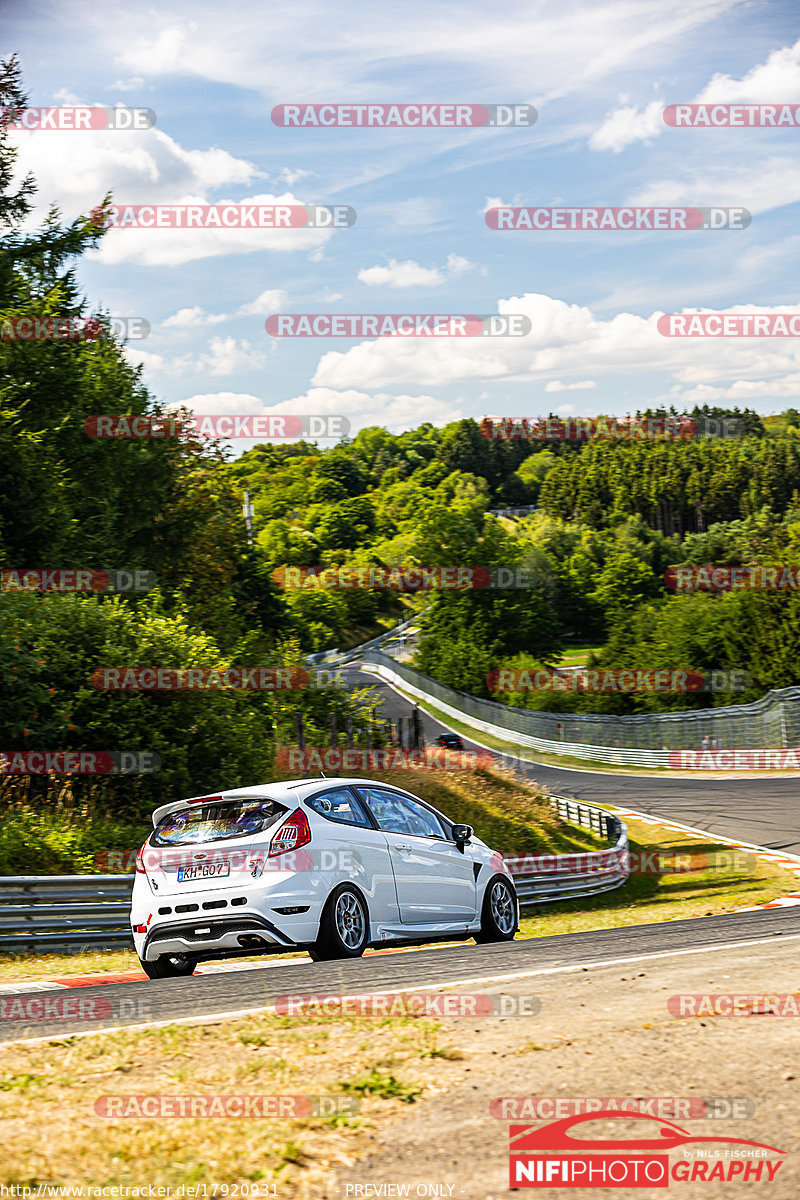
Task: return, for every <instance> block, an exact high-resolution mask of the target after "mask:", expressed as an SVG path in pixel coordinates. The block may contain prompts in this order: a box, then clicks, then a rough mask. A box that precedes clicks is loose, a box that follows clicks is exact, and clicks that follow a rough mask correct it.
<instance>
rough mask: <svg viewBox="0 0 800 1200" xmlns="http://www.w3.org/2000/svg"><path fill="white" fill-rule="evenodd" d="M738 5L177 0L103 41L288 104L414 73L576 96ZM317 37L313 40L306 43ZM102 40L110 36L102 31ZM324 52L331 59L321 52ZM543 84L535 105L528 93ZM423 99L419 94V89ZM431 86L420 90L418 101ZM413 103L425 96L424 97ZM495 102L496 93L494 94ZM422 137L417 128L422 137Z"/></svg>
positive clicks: (126, 55) (600, 0)
mask: <svg viewBox="0 0 800 1200" xmlns="http://www.w3.org/2000/svg"><path fill="white" fill-rule="evenodd" d="M739 3H740V0H673V2H672V3H671V4H670V5H668V6H664V5H655V4H654V5H641V4H636V3H635V2H633V3H632V2H631V0H596V2H594V3H590V4H586V3H584V4H576V3H574V2H572V0H567V3H564V4H561V5H557V6H554V5H552V4H551V3H549V2H548V0H529V2H528V3H527V4H525V5H524V6H522V7H520V6H519V5H515V6H512V7H510V8H508V9H502V8H497V7H496V6H495V7H485V6H484V7H483V8H480V7H476V6H474V5H472V6H469V7H468V8H467V9H466V10H465V9H464V7H463V5H457V4H454V3H452V2H451V0H444V3H443V4H440V5H434V6H431V5H429V4H428V3H426V2H425V0H409V4H408V5H407V6H406V7H405V8H404V9H403V11H402V14H401V13H400V12H399V11H398V12H397V13H394V12H393V11H392V10H386V11H385V12H382V14H381V18H380V19H379V20H376V19H375V10H374V7H373V6H372V5H370V4H368V3H364V2H363V0H354V3H353V5H352V6H351V8H350V9H349V10H348V14H347V19H345V20H343V19H342V14H341V11H340V10H338V9H331V8H330V6H326V5H325V4H324V3H322V0H306V2H305V3H304V4H303V5H301V6H284V7H282V8H273V9H271V10H270V20H269V21H268V22H265V21H264V19H263V12H264V10H263V5H262V4H261V3H260V2H256V0H241V3H239V4H238V5H237V9H236V20H235V21H231V19H230V16H229V15H228V13H226V12H225V11H223V10H221V9H218V8H216V7H209V6H203V5H200V6H198V5H196V4H192V5H189V4H187V3H181V2H180V0H173V2H172V3H171V5H170V6H169V9H168V10H167V11H166V12H164V11H162V12H152V11H151V10H149V9H148V10H142V11H137V10H131V12H129V13H127V14H125V15H124V17H123V18H122V19H121V20H117V21H115V25H114V28H113V32H112V31H110V30H109V31H108V32H107V33H106V36H107V38H108V41H109V43H110V45H111V47H112V52H113V54H114V55H115V56H116V58H117V61H119V62H120V63H122V64H123V68H124V69H125V70H127V71H130V72H132V73H135V74H138V75H143V76H145V77H146V78H152V77H154V76H161V75H165V76H169V77H176V76H178V77H179V76H184V77H187V76H188V77H195V78H201V79H206V80H211V81H214V82H217V83H222V84H225V85H232V86H235V87H239V88H245V89H250V90H252V91H254V92H255V93H256V94H259V95H263V96H267V97H269V98H270V100H271V101H272V102H273V103H282V102H285V101H287V100H291V99H292V98H294V97H296V96H298V95H302V96H303V97H304V98H305V99H307V100H308V101H309V102H314V101H330V100H331V99H332V98H333V99H336V98H338V97H345V98H347V99H348V100H374V99H375V98H376V90H377V88H376V82H375V81H376V80H377V79H380V78H381V77H382V76H383V77H386V76H387V75H388V76H389V77H395V76H396V75H397V74H398V73H399V72H400V70H401V68H402V71H403V75H404V76H410V75H411V72H410V71H409V64H413V66H414V67H415V68H416V76H413V75H411V78H412V79H414V78H416V77H417V76H421V77H422V78H423V79H424V78H427V77H429V76H430V73H431V72H435V78H437V79H441V80H444V81H446V82H447V83H450V86H451V88H452V87H453V83H452V82H451V81H452V80H456V81H458V82H460V85H461V86H460V87H459V86H458V83H456V85H455V90H456V92H463V93H468V92H473V89H477V88H478V87H480V89H481V95H478V94H477V92H474V98H475V99H480V98H482V97H484V96H485V97H486V98H487V99H492V100H496V99H500V100H502V98H503V97H504V96H513V97H514V98H515V99H517V98H519V99H520V100H521V101H522V100H527V99H532V100H533V101H534V103H536V101H537V99H539V98H547V97H553V96H563V95H570V94H575V93H579V92H581V91H583V90H585V89H586V87H587V86H588V85H592V84H596V83H597V82H598V81H602V80H604V79H609V78H610V79H613V78H615V77H617V76H618V75H619V74H620V72H621V71H622V70H624V69H628V68H632V67H637V68H639V69H644V70H647V69H649V68H651V66H652V64H653V62H654V61H657V62H660V61H661V59H662V58H663V55H664V52H665V49H666V48H669V47H671V46H672V44H673V43H674V41H675V39H676V38H678V37H680V36H681V35H687V34H688V35H690V36H691V35H694V36H695V37H697V31H698V30H700V29H702V28H703V27H704V26H705V25H707V24H708V23H709V22H710V21H712V20H714V19H715V18H718V17H720V16H722V15H724V14H725V13H726V12H729V11H731V10H732V9H735V8H737V7H738V6H739ZM309 30H313V35H314V36H313V37H311V38H309ZM103 32H106V31H103ZM320 47H324V53H323V54H321V53H320ZM532 80H535V81H536V86H537V88H538V90H539V97H532V96H530V89H531V81H532ZM414 90H415V91H416V90H417V89H416V88H415V89H414ZM422 92H424V88H422V87H421V88H419V93H422ZM419 93H418V94H417V95H413V93H412V94H411V95H409V98H413V99H417V100H418V99H419V98H420V95H419ZM492 93H493V95H492ZM419 136H420V133H419V131H409V137H414V138H415V139H418V138H419Z"/></svg>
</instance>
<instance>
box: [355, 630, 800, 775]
mask: <svg viewBox="0 0 800 1200" xmlns="http://www.w3.org/2000/svg"><path fill="white" fill-rule="evenodd" d="M363 657H364V661H365V662H366V663H369V664H371V665H372V666H373V667H374V669H375V671H376V673H377V674H378V675H379V676H380V677H381V678H382V679H386V680H387V681H388V682H390V683H395V684H397V686H398V687H400V688H402V690H403V691H404V692H407V693H408V694H409V695H411V696H414V697H416V698H418V699H420V700H427V701H428V702H429V703H431V704H433V705H434V706H435V707H436V708H437V709H439V711H440V712H443V713H444V714H445V715H446V716H450V717H452V718H453V719H454V720H456V721H461V722H462V723H463V724H465V725H469V726H471V727H472V728H473V729H477V730H479V731H481V732H482V733H488V734H491V735H492V736H493V737H497V738H500V739H502V740H503V741H505V742H510V743H512V744H513V745H516V746H522V747H530V748H531V749H532V750H540V751H544V752H545V753H547V754H565V755H569V756H570V757H572V758H588V759H593V760H596V761H598V762H606V763H619V764H624V765H630V766H648V767H667V766H669V756H670V751H671V750H699V749H700V748H701V746H702V741H703V739H704V738H705V737H710V738H713V739H714V740H715V741H717V742H718V743H719V748H721V749H724V750H752V749H760V748H762V747H767V748H769V749H776V748H779V747H780V748H783V747H788V746H798V745H800V687H790V688H781V689H780V690H778V691H772V692H768V693H767V694H766V696H763V697H762V698H761V699H760V700H756V701H755V702H754V703H753V704H736V705H730V706H728V707H725V708H699V709H694V710H692V711H688V712H687V711H684V712H668V713H648V714H647V715H642V716H636V717H616V716H605V715H600V714H594V713H591V714H583V713H554V712H541V711H532V710H531V709H527V708H512V707H511V706H510V705H508V704H498V703H497V702H496V701H494V700H483V699H481V698H479V697H478V696H471V695H469V693H468V692H459V691H456V690H455V688H451V687H447V686H446V685H445V684H443V683H439V681H438V680H436V679H432V678H431V677H430V675H424V674H423V673H422V671H417V670H415V669H414V668H413V667H410V666H408V664H407V663H401V662H397V661H396V660H395V659H393V658H391V657H390V656H389V655H388V654H383V653H381V652H380V651H378V650H368V651H366V653H365V654H364V656H363Z"/></svg>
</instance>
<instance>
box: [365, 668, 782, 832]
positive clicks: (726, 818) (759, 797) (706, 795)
mask: <svg viewBox="0 0 800 1200" xmlns="http://www.w3.org/2000/svg"><path fill="white" fill-rule="evenodd" d="M342 675H343V677H344V680H345V683H346V685H347V686H348V687H352V688H362V687H373V688H374V689H375V690H376V692H377V693H378V695H379V696H380V698H381V710H382V712H383V715H384V716H385V717H386V718H387V719H391V720H395V721H396V720H397V718H398V717H399V716H405V715H407V714H408V713H409V712H410V711H411V708H412V705H411V703H410V702H409V701H408V700H406V699H405V697H403V696H401V695H399V694H398V693H397V692H396V691H395V690H394V689H393V688H392V687H390V686H389V685H388V684H386V683H384V682H383V681H382V680H380V679H378V678H377V676H375V675H371V674H369V673H367V672H363V671H361V670H359V666H358V663H357V662H356V663H354V664H353V665H352V666H349V667H345V668H343V670H342ZM420 711H421V710H420ZM421 716H422V720H423V727H424V730H425V738H426V741H431V742H432V741H435V740H436V738H437V737H438V736H439V734H440V733H444V732H447V726H445V725H442V724H441V723H440V722H439V721H436V720H434V718H433V717H430V716H428V714H427V713H425V712H422V711H421ZM463 740H464V746H465V748H467V749H478V746H477V743H475V742H471V741H470V740H469V739H468V738H467V737H464V739H463ZM530 753H531V754H534V753H535V751H531V752H530ZM520 771H521V772H522V773H523V774H525V775H527V776H529V777H532V778H535V779H536V780H537V781H538V782H539V783H544V784H547V786H548V787H549V788H550V790H551V792H553V794H554V795H559V794H567V795H570V796H577V797H578V799H580V800H585V801H586V802H587V804H600V805H602V804H617V805H620V806H621V807H623V808H637V809H639V810H640V811H642V812H647V813H650V814H651V815H652V816H654V817H663V818H664V819H665V820H669V821H681V822H683V823H684V824H686V825H693V826H695V827H697V828H700V829H704V830H706V831H707V832H708V833H712V834H713V833H717V834H721V835H722V836H723V837H729V838H736V839H738V840H740V841H743V842H752V843H753V844H755V845H758V846H767V847H769V849H771V850H783V851H785V852H787V853H789V854H800V779H790V778H778V777H775V776H772V777H770V776H765V777H764V778H763V779H697V780H694V779H691V778H688V779H687V778H685V777H684V778H669V777H666V776H664V777H659V776H655V775H650V776H631V775H614V774H612V773H609V774H607V775H606V774H603V773H601V772H595V771H579V770H574V769H572V768H569V767H551V766H545V765H544V764H541V765H540V764H538V763H532V764H531V765H530V766H525V765H524V764H522V765H521V766H520ZM409 787H410V789H411V790H412V791H413V784H411V783H410V784H409Z"/></svg>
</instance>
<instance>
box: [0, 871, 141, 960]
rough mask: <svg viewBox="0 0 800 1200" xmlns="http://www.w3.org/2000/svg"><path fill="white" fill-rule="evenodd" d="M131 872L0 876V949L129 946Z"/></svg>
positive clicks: (10, 950)
mask: <svg viewBox="0 0 800 1200" xmlns="http://www.w3.org/2000/svg"><path fill="white" fill-rule="evenodd" d="M132 887H133V875H21V876H13V875H4V876H0V952H2V953H5V954H8V953H12V954H13V953H21V952H24V953H30V952H31V951H33V952H34V953H40V954H45V953H47V952H48V951H49V952H54V951H55V952H57V951H61V950H67V951H71V950H110V949H114V948H119V947H129V946H132V945H133V938H132V936H131V926H130V921H129V919H128V914H129V913H130V909H131V903H130V897H131V888H132Z"/></svg>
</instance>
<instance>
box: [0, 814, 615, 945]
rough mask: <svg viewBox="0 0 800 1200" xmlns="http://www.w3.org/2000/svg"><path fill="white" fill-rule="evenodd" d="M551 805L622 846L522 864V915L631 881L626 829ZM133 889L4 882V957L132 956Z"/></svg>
mask: <svg viewBox="0 0 800 1200" xmlns="http://www.w3.org/2000/svg"><path fill="white" fill-rule="evenodd" d="M553 804H554V806H555V808H556V809H557V811H558V814H559V816H561V817H562V818H563V819H564V820H566V821H570V822H571V823H572V824H573V825H580V826H583V827H584V828H586V829H591V830H592V831H593V832H594V833H597V834H599V835H600V836H601V837H608V838H609V839H610V838H612V837H614V838H616V844H615V845H614V846H613V847H609V849H608V850H602V851H598V852H596V853H595V852H594V851H592V852H583V851H581V852H580V855H578V856H576V855H574V854H568V855H555V856H552V855H551V856H549V857H548V859H547V862H546V863H545V864H544V865H541V864H537V862H536V859H535V858H531V857H530V856H529V857H528V858H527V859H520V860H519V862H520V866H521V870H520V872H519V874H515V873H514V872H512V874H514V881H515V883H516V887H517V892H518V895H519V899H520V905H521V906H522V907H523V908H525V907H529V906H530V905H534V904H543V903H546V902H547V901H552V900H569V899H574V898H577V897H580V896H592V895H595V894H596V893H598V892H606V891H610V890H611V889H612V888H616V887H619V886H620V885H621V884H623V883H624V882H625V880H626V879H627V878H628V869H627V850H628V837H627V830H626V829H625V826H624V825H623V824H622V822H621V821H620V820H619V819H618V818H617V817H614V816H612V815H611V814H610V813H607V812H605V811H604V810H603V809H600V808H595V807H593V806H592V805H591V804H581V803H579V802H578V801H577V800H568V799H565V798H563V797H561V796H558V797H553ZM576 857H577V858H578V860H579V862H578V868H579V869H575V860H576ZM559 859H563V869H561V867H560V866H559V863H558V860H559ZM570 860H572V861H570ZM509 861H510V862H513V861H514V860H509ZM537 865H541V866H542V869H541V870H537V869H536V868H537ZM132 887H133V875H22V876H13V875H4V876H0V953H3V954H21V953H26V954H30V953H34V954H37V953H38V954H46V953H57V952H59V951H68V952H69V951H77V950H113V949H129V948H131V947H132V946H133V938H132V936H131V930H130V924H129V921H128V914H129V912H130V895H131V888H132Z"/></svg>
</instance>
